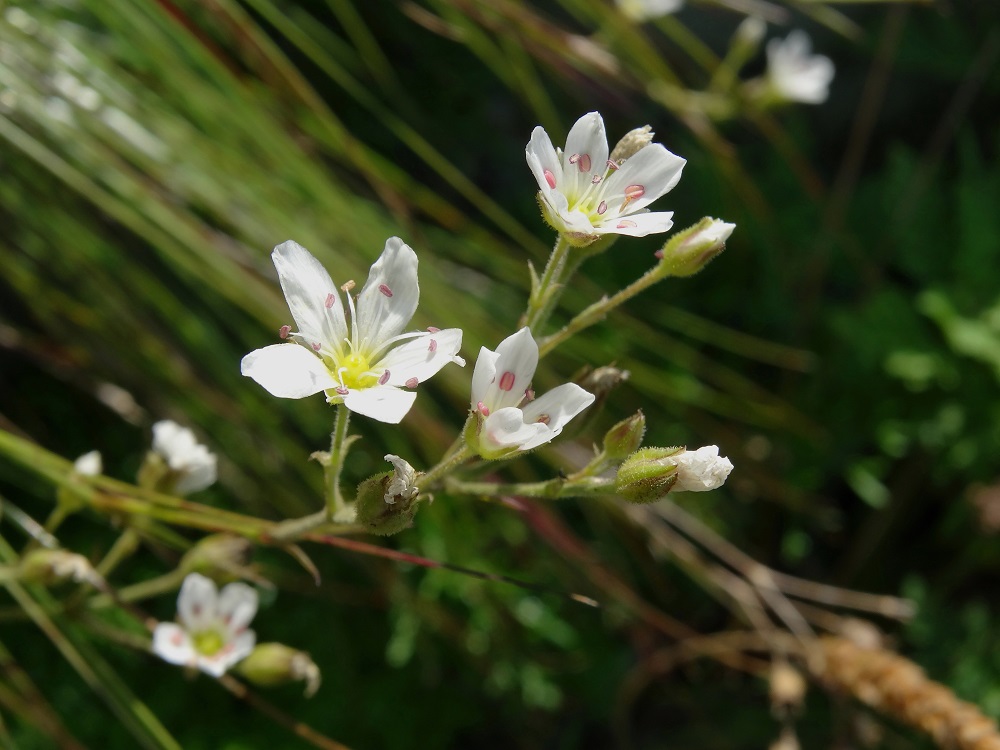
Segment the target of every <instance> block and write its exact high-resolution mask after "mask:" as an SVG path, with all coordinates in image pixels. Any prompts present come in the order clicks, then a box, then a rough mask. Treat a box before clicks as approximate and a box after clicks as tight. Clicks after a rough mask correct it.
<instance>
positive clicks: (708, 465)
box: [670, 445, 733, 492]
mask: <svg viewBox="0 0 1000 750" xmlns="http://www.w3.org/2000/svg"><path fill="white" fill-rule="evenodd" d="M670 460H671V461H672V462H673V463H674V465H675V466H676V467H677V483H676V484H675V485H674V486H673V490H674V491H675V492H681V491H684V490H686V491H688V492H707V491H708V490H714V489H718V488H719V487H721V486H722V485H723V484H725V483H726V479H727V478H728V477H729V472H731V471H732V470H733V462H732V461H730V460H729V459H728V458H726V457H725V456H720V455H719V446H717V445H706V446H704V447H702V448H699V449H698V450H696V451H683V452H682V453H678V454H676V455H674V456H671V457H670Z"/></svg>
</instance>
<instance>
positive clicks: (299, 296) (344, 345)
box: [241, 237, 465, 424]
mask: <svg viewBox="0 0 1000 750" xmlns="http://www.w3.org/2000/svg"><path fill="white" fill-rule="evenodd" d="M271 259H272V260H273V261H274V266H275V268H277V270H278V278H279V280H280V281H281V288H282V291H284V293H285V299H286V300H287V301H288V307H289V309H290V310H291V311H292V317H293V318H294V319H295V323H296V325H298V327H299V330H298V332H292V331H291V328H290V326H283V327H282V329H281V336H282V338H290V339H291V340H292V341H294V342H295V343H287V344H273V345H271V346H266V347H264V348H263V349H257V350H256V351H253V352H250V353H249V354H248V355H246V356H245V357H244V358H243V362H242V363H241V371H242V373H243V374H244V375H246V376H248V377H251V378H253V379H254V380H256V381H257V382H258V383H260V384H261V385H262V386H264V388H265V389H266V390H267V391H268V392H269V393H271V394H272V395H274V396H278V397H280V398H305V397H306V396H312V395H313V394H315V393H319V392H320V391H325V392H326V398H327V401H328V402H330V403H331V404H341V403H342V404H344V405H345V406H346V407H347V408H348V409H350V410H351V411H353V412H357V413H358V414H364V415H365V416H366V417H371V418H372V419H377V420H379V421H380V422H389V423H390V424H396V423H397V422H399V421H400V420H401V419H402V418H403V417H404V416H406V413H407V412H408V411H409V410H410V407H411V406H413V401H414V400H415V399H416V397H417V394H416V393H414V392H413V389H414V388H416V387H417V385H418V384H420V383H423V382H424V381H425V380H427V379H428V378H429V377H431V376H432V375H434V374H435V373H437V372H438V370H440V369H441V368H442V367H444V366H445V365H446V364H448V363H449V362H455V363H456V364H459V365H463V366H464V365H465V361H464V360H463V359H462V358H461V357H459V356H458V350H459V348H460V347H461V346H462V331H461V330H460V329H458V328H449V329H447V330H443V331H442V330H439V329H437V328H428V329H427V331H420V332H415V333H403V329H404V328H405V327H406V325H407V323H409V322H410V318H412V317H413V313H414V312H415V311H416V309H417V301H418V299H419V297H420V289H419V287H418V285H417V255H416V253H414V252H413V250H412V249H410V247H409V246H408V245H407V244H406V243H404V242H403V241H402V240H401V239H399V238H398V237H390V238H389V239H388V240H387V241H386V243H385V250H384V251H383V252H382V255H381V256H380V257H379V259H378V260H377V261H375V264H374V265H373V266H372V267H371V271H370V272H369V275H368V281H367V282H366V283H365V286H364V288H363V289H362V290H361V293H360V294H359V295H358V298H357V309H355V304H354V298H353V297H352V296H351V293H350V289H351V288H352V287H353V282H348V284H345V285H344V287H343V289H344V290H345V292H346V294H347V305H348V307H349V309H350V313H351V324H350V328H348V324H347V319H346V317H345V315H344V308H343V305H342V304H341V302H340V296H339V295H338V294H337V287H335V286H334V284H333V281H332V280H331V279H330V275H329V274H328V273H327V272H326V269H325V268H323V266H322V265H321V264H320V262H319V261H318V260H316V258H314V257H313V256H312V254H311V253H310V252H309V251H308V250H306V249H305V248H304V247H302V246H301V245H299V244H297V243H295V242H292V241H291V240H289V241H288V242H283V243H282V244H280V245H278V246H277V247H276V248H274V252H273V253H271ZM406 339H410V340H409V341H407V342H406V343H405V344H402V345H401V346H395V348H393V347H394V345H395V344H397V343H399V342H401V341H404V340H406ZM404 387H405V388H406V389H407V390H403V388H404Z"/></svg>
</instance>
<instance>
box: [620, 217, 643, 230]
mask: <svg viewBox="0 0 1000 750" xmlns="http://www.w3.org/2000/svg"><path fill="white" fill-rule="evenodd" d="M637 226H639V225H638V224H636V223H635V222H634V221H632V220H631V219H622V220H621V221H619V222H618V226H617V227H615V228H616V229H632V228H634V227H637Z"/></svg>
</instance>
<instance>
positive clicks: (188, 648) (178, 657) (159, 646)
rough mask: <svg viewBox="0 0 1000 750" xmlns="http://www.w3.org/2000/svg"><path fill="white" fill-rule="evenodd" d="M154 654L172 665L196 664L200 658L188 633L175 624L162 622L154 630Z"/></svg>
mask: <svg viewBox="0 0 1000 750" xmlns="http://www.w3.org/2000/svg"><path fill="white" fill-rule="evenodd" d="M153 653H154V654H156V655H157V656H159V657H160V658H161V659H163V660H164V661H166V662H170V663H171V664H194V662H195V661H196V659H197V656H198V655H197V653H196V652H195V650H194V646H193V645H192V644H191V637H190V636H189V635H188V633H187V631H186V630H185V629H184V628H182V627H181V626H180V625H178V624H177V623H175V622H161V623H159V624H158V625H157V626H156V628H155V629H154V630H153Z"/></svg>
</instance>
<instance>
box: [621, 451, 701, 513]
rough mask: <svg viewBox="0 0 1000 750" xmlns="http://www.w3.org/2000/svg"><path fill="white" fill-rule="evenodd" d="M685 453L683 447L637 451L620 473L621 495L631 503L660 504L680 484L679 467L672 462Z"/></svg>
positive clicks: (622, 466) (623, 465)
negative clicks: (674, 458)
mask: <svg viewBox="0 0 1000 750" xmlns="http://www.w3.org/2000/svg"><path fill="white" fill-rule="evenodd" d="M683 450H684V448H683V447H682V446H675V447H672V448H641V449H639V450H637V451H636V452H635V453H633V454H632V455H631V456H629V457H628V458H627V459H626V460H625V463H623V464H622V465H621V466H620V467H619V469H618V476H617V477H616V490H617V492H618V494H619V495H621V496H622V497H623V498H625V499H626V500H628V501H629V502H632V503H652V502H655V501H656V500H659V499H660V498H661V497H663V496H664V495H666V494H667V493H668V492H670V490H671V488H672V487H673V486H674V485H675V484H676V483H677V467H676V465H675V464H674V463H673V462H672V461H671V460H670V459H671V457H672V456H675V455H677V454H678V453H681V452H682V451H683Z"/></svg>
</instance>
